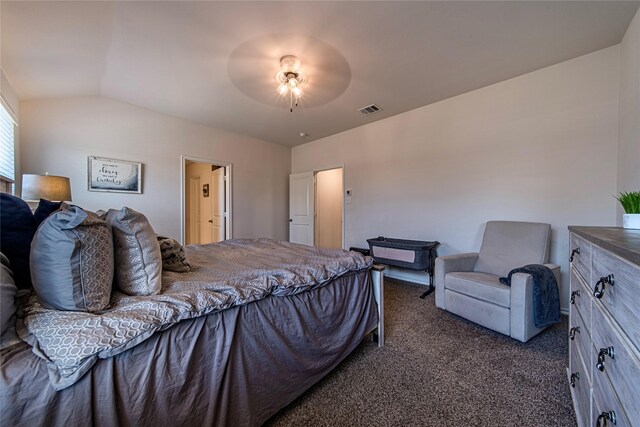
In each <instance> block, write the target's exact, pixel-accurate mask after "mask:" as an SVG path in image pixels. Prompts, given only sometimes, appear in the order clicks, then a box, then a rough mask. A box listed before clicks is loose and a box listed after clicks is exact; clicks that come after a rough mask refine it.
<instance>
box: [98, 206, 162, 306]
mask: <svg viewBox="0 0 640 427" xmlns="http://www.w3.org/2000/svg"><path fill="white" fill-rule="evenodd" d="M107 222H108V223H109V224H111V227H112V229H113V244H114V248H113V249H114V256H115V279H116V280H115V282H116V284H117V285H118V287H119V288H120V290H121V291H122V292H124V293H126V294H129V295H152V294H157V293H159V292H160V289H161V287H162V255H161V254H160V244H159V243H158V240H157V239H156V233H155V232H154V231H153V228H152V227H151V224H149V221H148V220H147V218H146V217H145V216H144V215H142V214H141V213H140V212H136V211H134V210H133V209H131V208H128V207H126V206H125V207H124V208H122V209H120V210H119V211H117V210H115V209H109V212H107Z"/></svg>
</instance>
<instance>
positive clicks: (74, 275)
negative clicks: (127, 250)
mask: <svg viewBox="0 0 640 427" xmlns="http://www.w3.org/2000/svg"><path fill="white" fill-rule="evenodd" d="M30 265H31V279H32V281H33V288H34V290H35V291H36V294H37V295H38V299H39V300H40V303H41V304H42V305H43V306H44V307H46V308H53V309H57V310H72V311H88V312H96V311H100V310H103V309H105V308H106V307H107V306H108V305H109V299H110V297H111V287H112V284H113V237H112V234H111V227H109V224H107V222H106V221H103V220H101V219H99V218H98V217H97V216H96V215H95V214H93V213H91V212H88V211H85V210H83V209H82V208H80V207H78V206H71V207H69V208H68V209H62V210H59V211H57V212H54V213H53V214H51V215H49V217H47V219H46V220H45V221H44V222H43V223H42V224H41V225H40V227H38V231H37V232H36V235H35V237H34V238H33V241H32V243H31V259H30Z"/></svg>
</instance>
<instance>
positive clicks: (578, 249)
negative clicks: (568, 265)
mask: <svg viewBox="0 0 640 427" xmlns="http://www.w3.org/2000/svg"><path fill="white" fill-rule="evenodd" d="M574 255H580V248H575V249H574V250H572V251H571V256H570V257H569V262H573V256H574Z"/></svg>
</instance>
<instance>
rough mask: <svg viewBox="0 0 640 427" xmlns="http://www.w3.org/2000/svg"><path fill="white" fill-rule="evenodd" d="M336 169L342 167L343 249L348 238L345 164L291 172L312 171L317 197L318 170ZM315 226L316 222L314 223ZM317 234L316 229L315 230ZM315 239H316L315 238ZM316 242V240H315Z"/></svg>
mask: <svg viewBox="0 0 640 427" xmlns="http://www.w3.org/2000/svg"><path fill="white" fill-rule="evenodd" d="M334 169H342V249H347V248H346V247H345V242H346V241H347V238H346V233H345V231H346V227H345V216H346V211H347V206H346V202H347V200H346V191H347V190H346V188H347V180H346V168H345V165H344V164H338V165H335V166H327V167H324V168H319V169H315V168H314V169H312V170H310V171H309V170H307V171H296V172H291V174H295V173H305V172H307V173H308V172H312V173H313V177H314V185H313V191H314V195H313V197H314V198H315V196H316V195H315V192H316V175H317V173H318V172H323V171H328V170H334ZM289 203H291V200H289ZM314 209H316V207H315V206H314ZM314 221H315V212H314ZM314 227H315V224H314ZM314 234H315V231H314ZM314 240H315V239H314ZM314 244H315V241H314Z"/></svg>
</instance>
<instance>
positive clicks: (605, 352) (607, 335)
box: [567, 227, 640, 427]
mask: <svg viewBox="0 0 640 427" xmlns="http://www.w3.org/2000/svg"><path fill="white" fill-rule="evenodd" d="M569 236H570V237H569V238H570V247H569V248H570V250H571V255H570V256H571V272H570V275H571V280H570V282H571V304H570V314H569V368H568V371H567V373H568V376H569V384H570V388H571V396H572V398H573V405H574V408H575V411H576V418H577V420H578V425H579V426H580V427H582V426H585V427H586V426H594V425H600V426H605V425H606V426H613V425H615V426H616V427H618V426H640V230H628V229H627V230H625V229H622V228H615V227H569Z"/></svg>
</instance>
